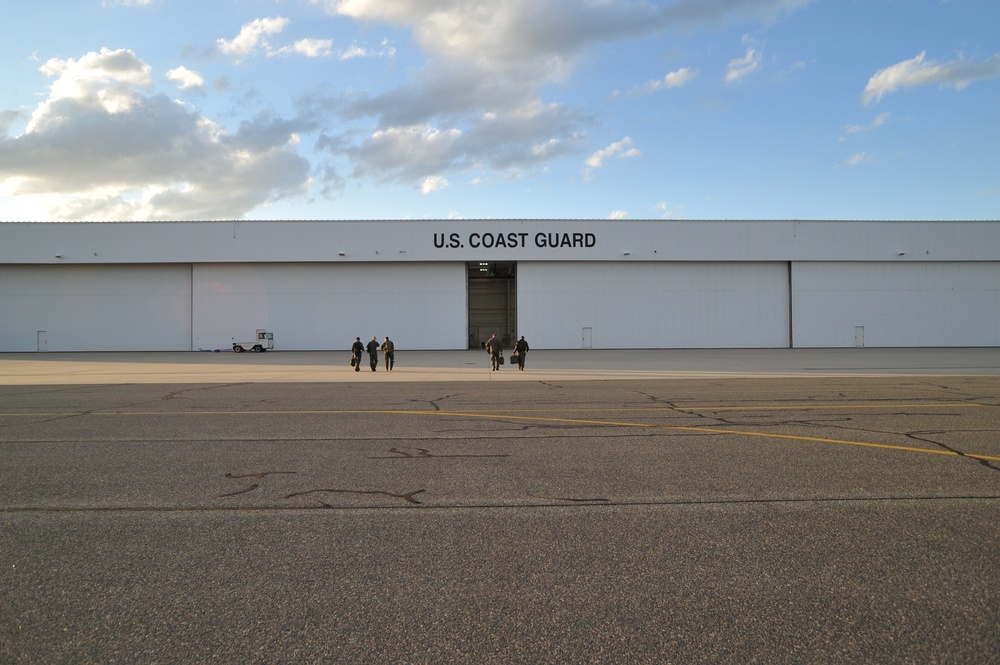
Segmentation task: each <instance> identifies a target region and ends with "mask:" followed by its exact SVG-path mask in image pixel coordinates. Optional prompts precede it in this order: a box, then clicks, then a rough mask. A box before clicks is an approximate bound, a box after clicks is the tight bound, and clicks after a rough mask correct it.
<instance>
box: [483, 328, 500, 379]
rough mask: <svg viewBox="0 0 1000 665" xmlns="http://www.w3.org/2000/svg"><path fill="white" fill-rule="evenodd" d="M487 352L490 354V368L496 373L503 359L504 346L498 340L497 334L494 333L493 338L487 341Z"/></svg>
mask: <svg viewBox="0 0 1000 665" xmlns="http://www.w3.org/2000/svg"><path fill="white" fill-rule="evenodd" d="M486 352H487V353H489V354H490V366H491V367H492V368H493V369H492V371H494V372H495V371H497V370H498V369H500V359H501V358H502V357H503V345H501V344H500V340H498V339H497V334H496V333H493V336H492V337H490V338H489V340H487V342H486Z"/></svg>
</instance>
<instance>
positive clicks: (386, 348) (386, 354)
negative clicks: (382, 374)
mask: <svg viewBox="0 0 1000 665" xmlns="http://www.w3.org/2000/svg"><path fill="white" fill-rule="evenodd" d="M382 355H383V358H382V360H383V362H385V371H387V372H391V371H392V366H393V365H395V364H396V347H395V345H394V344H393V343H392V340H391V339H389V337H388V335H387V336H386V338H385V341H384V342H382Z"/></svg>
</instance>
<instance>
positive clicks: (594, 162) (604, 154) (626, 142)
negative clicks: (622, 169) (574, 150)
mask: <svg viewBox="0 0 1000 665" xmlns="http://www.w3.org/2000/svg"><path fill="white" fill-rule="evenodd" d="M640 154H641V153H640V152H639V150H638V148H633V147H632V138H631V137H629V136H626V137H625V138H623V139H622V140H621V141H618V142H617V143H612V144H611V145H609V146H608V147H607V148H602V149H601V150H598V151H597V152H595V153H594V154H592V155H591V156H590V157H588V158H587V161H586V168H585V169H584V176H585V177H590V175H591V174H592V173H593V172H594V171H595V170H597V169H599V168H601V167H602V166H604V162H605V161H606V160H608V159H612V158H619V159H627V158H629V157H638V156H639V155H640Z"/></svg>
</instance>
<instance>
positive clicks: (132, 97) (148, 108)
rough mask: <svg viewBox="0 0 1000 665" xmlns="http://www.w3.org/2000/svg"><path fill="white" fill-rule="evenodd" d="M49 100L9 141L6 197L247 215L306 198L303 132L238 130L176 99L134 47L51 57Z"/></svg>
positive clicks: (146, 211)
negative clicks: (155, 81)
mask: <svg viewBox="0 0 1000 665" xmlns="http://www.w3.org/2000/svg"><path fill="white" fill-rule="evenodd" d="M41 71H42V72H43V73H45V74H46V75H48V76H51V77H53V79H54V81H53V83H52V85H51V86H50V90H49V96H48V98H47V99H45V100H44V101H43V102H41V103H40V104H39V105H38V107H37V108H36V109H35V111H34V113H33V114H32V116H31V119H30V120H29V122H28V125H27V128H26V130H25V132H24V133H23V134H22V135H20V136H17V137H14V138H3V139H0V192H2V193H3V194H5V195H8V196H19V197H20V196H24V197H30V198H31V200H33V201H36V202H38V204H39V205H41V206H44V209H47V211H48V217H50V218H63V219H81V218H89V219H126V220H147V219H220V218H229V219H232V218H239V217H241V216H243V215H244V214H246V213H247V212H249V211H250V210H252V209H253V208H255V207H257V206H261V205H266V204H267V203H269V202H271V201H274V200H277V199H280V198H282V197H284V196H288V195H292V194H296V193H299V192H300V191H302V188H303V187H304V186H305V185H306V184H307V182H308V172H309V165H308V163H307V162H306V160H304V159H303V158H302V157H300V156H299V155H298V154H297V153H296V151H295V143H296V140H297V138H296V134H295V132H294V131H293V130H294V129H295V128H293V127H291V126H288V125H286V124H282V123H280V122H276V121H271V120H269V119H267V118H261V119H257V120H256V121H254V122H250V123H245V124H244V126H242V127H241V128H240V130H239V131H238V132H237V133H236V134H229V133H227V132H226V131H225V130H224V129H223V128H222V127H220V126H219V125H217V124H216V123H214V122H212V121H211V120H209V119H208V118H205V117H203V116H200V115H198V114H196V113H193V112H192V111H190V110H189V109H187V108H186V107H185V106H183V105H181V104H179V103H177V102H174V101H173V100H171V99H170V98H168V97H167V96H166V95H162V94H151V93H149V92H148V88H149V86H150V81H151V71H150V68H149V66H148V65H146V64H145V63H144V62H142V61H141V60H140V59H139V58H138V57H137V56H136V55H135V53H133V52H132V51H128V50H117V51H111V50H109V49H103V50H102V51H101V52H99V53H88V54H87V55H85V56H84V57H82V58H80V59H79V60H72V59H69V60H50V61H48V62H47V63H45V65H43V66H42V68H41Z"/></svg>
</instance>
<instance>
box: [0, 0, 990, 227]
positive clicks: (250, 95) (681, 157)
mask: <svg viewBox="0 0 1000 665" xmlns="http://www.w3.org/2000/svg"><path fill="white" fill-rule="evenodd" d="M5 25H6V26H7V28H6V30H5V31H4V33H5V34H4V39H3V40H2V41H0V59H2V65H3V71H4V83H5V84H4V85H3V86H2V88H0V220H3V221H18V220H25V221H30V220H41V221H44V220H185V219H205V220H209V219H423V218H436V219H442V218H463V219H480V218H519V219H520V218H556V219H560V218H567V219H569V218H572V219H576V218H585V219H607V218H621V219H661V218H662V219H998V218H1000V30H998V29H997V27H998V21H997V5H996V0H671V1H668V0H664V1H653V0H648V1H639V0H493V1H492V2H483V1H482V0H212V1H211V2H206V1H205V0H103V2H102V0H89V1H81V2H72V1H66V0H58V1H55V0H34V1H33V2H23V3H14V4H13V5H12V6H11V7H8V8H6V9H5Z"/></svg>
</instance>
